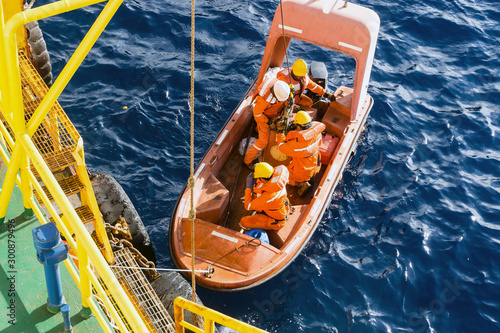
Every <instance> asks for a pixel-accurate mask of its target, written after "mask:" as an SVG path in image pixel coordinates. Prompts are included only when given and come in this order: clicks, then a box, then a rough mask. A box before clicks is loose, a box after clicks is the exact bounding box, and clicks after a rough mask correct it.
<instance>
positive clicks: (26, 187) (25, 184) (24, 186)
mask: <svg viewBox="0 0 500 333" xmlns="http://www.w3.org/2000/svg"><path fill="white" fill-rule="evenodd" d="M29 169H30V161H29V158H28V156H26V154H23V157H22V160H21V170H20V173H21V193H22V194H23V205H24V212H25V214H27V217H32V216H33V208H32V207H31V204H30V198H31V197H32V196H33V191H32V190H31V184H30V181H29V178H28V172H29V171H30V170H29ZM28 210H29V211H30V212H29V213H28Z"/></svg>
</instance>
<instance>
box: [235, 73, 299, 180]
mask: <svg viewBox="0 0 500 333" xmlns="http://www.w3.org/2000/svg"><path fill="white" fill-rule="evenodd" d="M289 97H290V87H289V86H288V85H287V84H286V83H284V82H283V81H279V80H278V79H277V78H275V77H273V78H269V79H267V80H265V81H263V82H262V84H261V85H260V86H259V87H258V88H257V91H256V92H255V94H254V107H253V116H254V118H255V121H256V122H257V131H258V132H259V138H258V139H257V141H255V143H254V144H253V145H252V147H250V149H248V151H247V152H246V154H245V158H244V160H243V162H244V163H245V165H246V166H247V167H248V168H249V169H250V170H253V168H254V164H252V163H253V161H254V160H255V159H256V158H257V156H258V155H259V153H260V152H261V151H262V150H263V149H264V148H266V147H267V144H268V142H269V133H270V132H271V128H270V127H269V123H270V122H271V121H272V120H273V119H278V118H280V117H281V116H282V114H283V108H284V107H285V101H287V100H288V98H289Z"/></svg>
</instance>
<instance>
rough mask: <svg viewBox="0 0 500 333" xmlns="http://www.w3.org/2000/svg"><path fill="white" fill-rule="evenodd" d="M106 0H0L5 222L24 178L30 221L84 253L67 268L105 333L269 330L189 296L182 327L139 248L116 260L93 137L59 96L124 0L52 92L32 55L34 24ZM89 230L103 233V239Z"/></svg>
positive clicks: (110, 5)
mask: <svg viewBox="0 0 500 333" xmlns="http://www.w3.org/2000/svg"><path fill="white" fill-rule="evenodd" d="M99 2H104V1H103V0H71V1H64V0H63V1H56V2H53V3H50V4H47V5H43V6H40V7H37V8H33V9H27V10H23V3H22V1H12V0H1V1H0V72H1V73H2V75H1V76H0V157H1V159H2V160H3V163H4V164H5V166H6V167H7V170H6V173H5V177H4V180H3V184H2V189H1V192H0V227H1V226H2V224H3V222H4V220H5V217H6V214H7V209H8V207H9V203H10V202H11V200H12V198H13V197H12V193H13V190H14V187H15V184H17V186H18V188H19V189H20V190H21V193H22V201H23V206H24V216H23V218H24V219H28V220H29V219H30V218H31V217H34V215H36V217H37V218H38V220H39V221H40V222H41V223H42V224H43V223H47V222H49V220H50V221H53V222H54V223H55V224H56V225H57V227H58V229H59V230H60V232H61V234H62V235H63V236H64V237H65V239H66V240H67V242H68V245H69V246H70V248H71V249H72V250H73V251H74V253H75V255H76V257H77V260H78V268H77V267H76V266H75V264H74V262H73V261H72V260H71V259H67V260H65V261H64V264H65V266H66V268H67V269H68V271H69V273H70V275H71V277H72V278H73V280H74V282H75V283H76V285H77V287H78V288H79V290H80V294H81V305H82V307H83V311H82V313H83V314H84V315H91V312H92V313H93V315H94V316H95V318H96V319H97V321H98V322H99V325H100V327H101V328H102V330H103V331H105V332H116V331H119V332H173V331H176V332H183V331H184V328H185V327H188V328H189V329H191V330H193V331H195V332H213V330H214V322H218V323H220V324H223V325H225V326H228V327H231V328H233V329H236V330H239V331H241V332H264V331H262V330H259V329H257V328H254V327H252V326H250V325H247V324H245V323H242V322H239V321H237V320H235V319H232V318H230V317H227V316H224V315H222V314H220V313H218V312H216V311H213V310H210V309H208V308H205V307H201V306H199V305H197V304H192V303H191V302H189V301H186V300H178V301H176V306H175V308H176V318H178V322H177V323H175V324H174V322H173V321H172V319H170V317H168V314H166V311H165V309H164V307H163V305H162V304H161V302H160V301H159V299H158V297H157V296H156V294H155V293H154V291H153V290H152V288H148V286H149V287H150V285H149V283H148V282H147V280H146V279H145V278H143V274H142V273H141V272H140V270H138V269H135V270H134V269H129V268H130V267H132V268H133V266H134V265H137V264H136V263H135V261H134V260H133V258H131V256H130V254H127V253H126V252H120V253H119V252H116V254H117V256H116V258H115V256H114V254H113V252H112V250H111V247H110V243H109V240H108V237H107V234H106V230H105V227H104V222H103V220H102V217H101V214H100V212H99V207H98V205H97V202H96V199H95V196H94V193H93V190H92V186H91V184H90V180H89V177H88V173H87V169H86V166H85V157H84V151H83V140H82V138H81V137H80V135H79V134H78V132H77V131H76V129H75V127H74V126H73V124H72V123H71V121H70V120H69V119H68V117H67V115H66V114H65V113H64V111H63V109H62V108H61V106H60V105H59V103H58V102H57V98H58V97H59V95H60V94H61V92H62V91H63V89H64V88H65V86H66V85H67V83H68V82H69V80H70V79H71V77H72V76H73V74H74V73H75V71H76V70H77V69H78V67H79V66H80V64H81V62H82V61H83V59H84V58H85V56H86V55H87V53H88V52H89V51H90V49H91V48H92V46H93V45H94V43H95V42H96V40H97V38H98V37H99V36H100V34H101V33H102V31H103V30H104V28H105V26H106V25H107V24H108V22H109V21H110V19H111V18H112V16H113V15H114V13H115V12H116V10H117V9H118V7H119V6H120V4H121V2H122V0H109V1H107V3H106V5H105V6H104V8H103V10H102V11H101V13H100V15H99V16H98V18H97V19H96V21H95V23H94V24H93V25H92V27H91V28H90V30H89V31H88V33H87V35H86V36H85V37H84V39H83V41H82V42H81V44H80V45H79V46H78V48H77V49H76V51H75V52H74V54H73V55H72V56H71V58H70V59H69V61H68V63H67V64H66V66H65V67H64V68H63V70H62V71H61V73H59V75H58V77H57V79H56V81H55V82H54V84H53V85H52V86H51V87H50V89H49V88H48V87H47V86H46V85H45V83H44V82H43V80H42V79H41V77H40V76H39V74H38V73H37V71H36V69H35V68H34V67H33V65H32V63H31V61H30V60H29V56H28V54H27V51H26V31H25V25H26V24H27V23H29V22H33V21H36V20H40V19H44V18H47V17H50V16H54V15H57V14H60V13H64V12H68V11H71V10H75V9H79V8H82V7H84V6H89V5H93V4H96V3H99ZM69 171H71V172H69ZM75 194H79V196H80V199H81V200H80V203H81V205H80V206H77V207H73V204H72V203H71V202H70V201H69V199H68V197H69V196H73V195H75ZM42 206H43V207H42ZM56 207H57V208H56ZM47 215H48V216H49V217H50V218H48V217H47ZM90 224H91V225H90ZM89 230H94V231H95V235H96V237H95V238H96V239H97V240H96V241H95V242H94V240H93V238H92V237H91V235H90V233H89ZM111 262H114V265H113V270H112V269H111V268H110V266H109V264H108V263H111ZM117 264H118V268H117ZM120 265H122V266H123V267H125V266H130V267H129V268H127V269H125V268H123V269H122V268H121V267H120ZM137 272H139V273H137ZM154 297H156V298H154ZM97 298H98V299H99V303H100V304H98V302H97V300H96V299H97ZM101 309H104V310H105V312H106V314H104V313H103V311H101ZM181 309H187V310H189V311H192V312H194V313H197V314H199V315H202V316H203V317H204V318H205V327H204V330H202V329H199V328H196V327H194V326H192V325H189V324H187V323H186V322H184V320H183V316H182V311H183V310H181Z"/></svg>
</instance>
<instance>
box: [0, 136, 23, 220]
mask: <svg viewBox="0 0 500 333" xmlns="http://www.w3.org/2000/svg"><path fill="white" fill-rule="evenodd" d="M22 157H23V149H22V146H21V144H19V143H18V144H16V145H15V146H14V151H13V152H12V156H11V159H10V162H9V165H8V167H7V173H6V174H5V178H4V180H3V185H2V191H0V225H2V223H3V221H4V219H5V215H7V208H8V207H9V202H10V196H11V195H12V190H13V189H14V184H15V182H16V178H17V172H18V171H19V168H20V166H21V161H22Z"/></svg>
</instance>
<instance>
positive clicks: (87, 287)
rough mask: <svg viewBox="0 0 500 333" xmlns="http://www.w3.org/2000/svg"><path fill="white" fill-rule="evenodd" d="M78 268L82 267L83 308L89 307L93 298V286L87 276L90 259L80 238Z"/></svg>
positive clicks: (81, 290)
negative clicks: (89, 300) (89, 302)
mask: <svg viewBox="0 0 500 333" xmlns="http://www.w3.org/2000/svg"><path fill="white" fill-rule="evenodd" d="M78 266H79V267H80V293H81V296H82V306H83V307H85V308H88V307H89V304H88V299H89V298H90V297H91V296H92V284H91V283H90V277H89V275H88V274H87V270H86V268H88V267H89V257H88V254H87V251H86V250H85V246H83V243H82V242H81V240H80V239H79V238H78Z"/></svg>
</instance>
